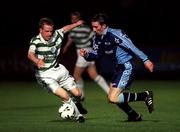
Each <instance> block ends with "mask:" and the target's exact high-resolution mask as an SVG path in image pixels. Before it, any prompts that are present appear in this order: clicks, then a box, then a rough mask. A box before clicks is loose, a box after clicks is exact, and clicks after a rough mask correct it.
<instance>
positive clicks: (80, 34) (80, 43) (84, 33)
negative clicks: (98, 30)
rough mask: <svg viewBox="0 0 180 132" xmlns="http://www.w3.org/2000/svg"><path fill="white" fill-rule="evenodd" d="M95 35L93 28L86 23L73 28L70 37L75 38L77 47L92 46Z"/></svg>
mask: <svg viewBox="0 0 180 132" xmlns="http://www.w3.org/2000/svg"><path fill="white" fill-rule="evenodd" d="M93 35H94V33H93V31H92V30H91V28H90V27H89V26H87V25H84V24H82V25H80V26H78V27H75V28H73V29H72V30H71V31H70V33H69V37H71V38H72V39H73V41H74V43H75V46H76V47H77V48H86V47H90V46H91V43H92V37H93Z"/></svg>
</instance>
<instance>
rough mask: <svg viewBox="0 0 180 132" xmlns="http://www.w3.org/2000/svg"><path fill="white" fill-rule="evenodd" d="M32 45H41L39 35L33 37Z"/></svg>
mask: <svg viewBox="0 0 180 132" xmlns="http://www.w3.org/2000/svg"><path fill="white" fill-rule="evenodd" d="M30 43H34V44H38V43H41V40H40V37H39V35H37V36H34V37H32V38H31V40H30Z"/></svg>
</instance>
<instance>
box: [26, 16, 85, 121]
mask: <svg viewBox="0 0 180 132" xmlns="http://www.w3.org/2000/svg"><path fill="white" fill-rule="evenodd" d="M82 23H83V21H82V20H80V21H77V22H76V23H73V24H70V25H66V26H64V27H62V28H61V29H58V30H55V31H54V23H53V21H52V20H51V19H50V18H41V19H40V21H39V34H38V35H37V36H35V37H33V38H32V39H31V41H30V47H29V51H28V58H29V59H30V60H31V61H32V62H33V64H34V66H35V76H36V78H37V81H38V83H39V84H40V85H41V86H43V87H45V88H46V89H47V90H48V91H50V92H52V93H53V94H54V95H56V96H58V97H59V98H61V99H62V101H63V102H65V103H68V104H70V105H72V106H73V107H74V108H75V111H76V115H75V117H76V120H77V121H78V122H84V121H85V118H84V116H83V115H82V114H86V113H87V111H86V110H85V109H84V108H83V107H82V105H81V104H80V102H79V101H80V98H81V95H82V92H81V90H80V89H79V88H78V87H77V86H76V83H75V81H74V78H73V77H72V76H70V75H69V72H68V70H67V69H66V68H65V67H64V66H63V65H62V64H58V60H57V59H58V55H59V53H60V48H61V44H62V40H63V38H64V33H66V32H68V31H70V30H71V29H73V28H75V27H76V26H79V25H81V24H82ZM66 90H67V91H70V92H71V93H72V94H73V95H74V97H75V98H76V103H74V101H73V100H72V99H71V98H70V96H69V95H68V92H67V91H66Z"/></svg>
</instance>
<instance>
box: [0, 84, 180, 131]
mask: <svg viewBox="0 0 180 132" xmlns="http://www.w3.org/2000/svg"><path fill="white" fill-rule="evenodd" d="M148 89H151V90H153V92H154V105H155V111H154V112H153V113H152V114H149V113H148V110H147V108H146V106H145V104H144V103H143V102H133V103H130V105H131V106H132V107H134V108H135V109H136V110H137V111H138V112H139V113H141V114H142V115H143V121H141V122H127V121H126V120H127V116H126V115H125V114H124V113H123V112H122V111H121V110H119V109H118V107H116V106H115V105H112V104H109V103H108V102H107V98H106V94H105V93H104V92H103V90H101V88H100V87H99V86H98V85H97V84H96V83H94V82H93V81H86V82H85V94H86V99H85V101H84V102H83V104H84V106H85V107H86V108H87V110H88V114H87V115H86V121H85V122H84V123H76V122H73V121H65V120H63V119H61V118H60V117H59V116H58V108H59V106H60V105H61V101H60V100H58V98H57V97H56V96H54V95H52V94H49V93H47V91H45V90H43V88H41V87H40V86H39V85H37V83H36V82H1V83H0V132H33V131H34V132H99V131H101V132H145V131H146V132H178V131H180V96H179V95H180V82H178V81H135V82H134V83H133V85H132V86H131V88H130V89H129V91H132V92H138V91H143V90H148Z"/></svg>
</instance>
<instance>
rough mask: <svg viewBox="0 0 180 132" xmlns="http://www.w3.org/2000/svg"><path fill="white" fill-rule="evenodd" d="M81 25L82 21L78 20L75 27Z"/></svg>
mask: <svg viewBox="0 0 180 132" xmlns="http://www.w3.org/2000/svg"><path fill="white" fill-rule="evenodd" d="M83 23H84V21H83V20H79V21H77V22H76V24H77V25H81V24H83Z"/></svg>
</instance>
